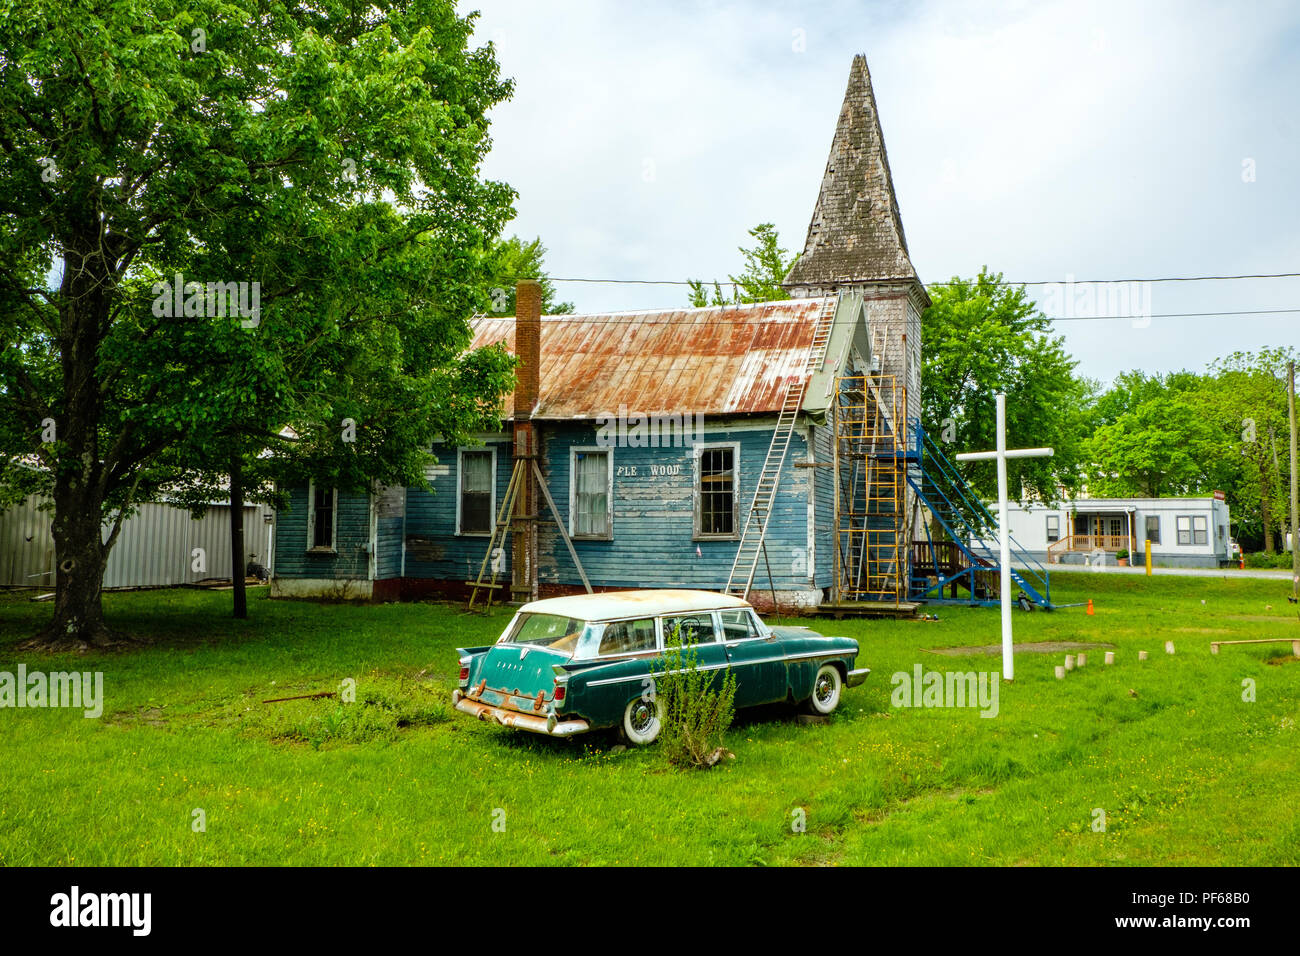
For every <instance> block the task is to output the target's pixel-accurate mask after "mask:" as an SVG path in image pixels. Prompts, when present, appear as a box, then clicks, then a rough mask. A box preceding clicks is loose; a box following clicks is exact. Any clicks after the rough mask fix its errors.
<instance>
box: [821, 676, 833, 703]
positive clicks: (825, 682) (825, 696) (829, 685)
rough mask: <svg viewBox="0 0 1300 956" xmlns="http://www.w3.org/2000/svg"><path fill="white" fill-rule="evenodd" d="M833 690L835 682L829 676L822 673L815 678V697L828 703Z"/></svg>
mask: <svg viewBox="0 0 1300 956" xmlns="http://www.w3.org/2000/svg"><path fill="white" fill-rule="evenodd" d="M834 692H835V682H834V681H833V680H831V679H830V677H829V676H827V675H826V674H823V675H822V676H821V677H819V678H817V699H818V700H819V701H820V702H821V703H823V704H825V703H829V702H830V699H831V697H832V696H833V695H834Z"/></svg>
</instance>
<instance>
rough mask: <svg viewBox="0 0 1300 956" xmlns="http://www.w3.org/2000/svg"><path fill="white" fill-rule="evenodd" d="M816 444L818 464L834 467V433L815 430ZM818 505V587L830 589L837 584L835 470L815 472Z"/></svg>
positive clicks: (822, 427)
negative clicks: (829, 464) (832, 463)
mask: <svg viewBox="0 0 1300 956" xmlns="http://www.w3.org/2000/svg"><path fill="white" fill-rule="evenodd" d="M812 430H813V431H812V444H813V452H814V456H815V460H816V461H818V462H821V463H831V462H834V460H835V438H834V432H833V431H832V429H831V427H830V426H829V424H828V425H813V426H812ZM809 470H810V471H811V472H812V473H813V476H812V480H813V485H814V498H815V501H816V515H815V518H814V527H815V529H816V532H815V533H816V547H817V560H816V563H815V566H814V570H815V573H816V577H817V583H816V586H817V587H819V588H828V587H831V586H832V585H833V584H834V583H835V472H834V470H833V469H831V468H811V469H809Z"/></svg>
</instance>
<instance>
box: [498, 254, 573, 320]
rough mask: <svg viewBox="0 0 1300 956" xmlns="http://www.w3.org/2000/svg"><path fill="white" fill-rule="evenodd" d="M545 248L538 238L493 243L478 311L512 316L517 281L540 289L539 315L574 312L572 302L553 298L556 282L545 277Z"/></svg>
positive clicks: (554, 296)
mask: <svg viewBox="0 0 1300 956" xmlns="http://www.w3.org/2000/svg"><path fill="white" fill-rule="evenodd" d="M545 258H546V247H545V246H544V245H542V240H541V238H540V237H538V238H536V239H534V240H533V241H532V242H525V241H524V240H522V239H520V238H519V237H518V236H511V237H510V238H509V239H503V240H501V241H499V242H497V243H495V244H493V246H492V249H491V251H490V252H489V254H488V257H487V278H486V279H485V281H484V283H483V287H482V289H481V291H480V295H479V300H478V311H480V312H482V313H483V314H484V315H514V314H515V283H517V282H518V281H519V280H520V279H536V280H537V281H538V283H539V284H540V285H541V287H542V314H543V315H567V314H569V313H571V312H572V311H573V303H572V302H560V301H558V300H557V298H556V292H555V283H553V282H552V281H551V279H550V276H548V275H547V272H546V267H545V262H544V260H545Z"/></svg>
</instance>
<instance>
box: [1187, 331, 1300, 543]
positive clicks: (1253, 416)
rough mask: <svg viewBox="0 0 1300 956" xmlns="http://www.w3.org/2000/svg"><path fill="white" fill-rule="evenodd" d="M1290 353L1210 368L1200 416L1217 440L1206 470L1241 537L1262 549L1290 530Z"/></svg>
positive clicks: (1243, 357)
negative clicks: (1223, 495)
mask: <svg viewBox="0 0 1300 956" xmlns="http://www.w3.org/2000/svg"><path fill="white" fill-rule="evenodd" d="M1294 358H1295V352H1294V350H1292V349H1289V348H1270V349H1261V350H1260V351H1258V352H1233V353H1232V354H1231V355H1228V356H1225V357H1224V358H1221V359H1216V360H1215V361H1214V362H1212V363H1211V364H1210V368H1209V375H1208V376H1207V383H1206V386H1205V388H1204V390H1203V392H1202V399H1201V405H1200V409H1199V411H1200V412H1201V415H1202V417H1204V418H1205V419H1206V420H1207V421H1209V422H1210V423H1212V424H1213V426H1214V427H1215V428H1216V430H1217V432H1218V436H1219V445H1218V447H1217V448H1216V454H1215V457H1214V460H1213V461H1212V462H1211V463H1210V466H1209V469H1208V470H1209V471H1210V472H1211V474H1212V475H1213V476H1214V479H1215V486H1216V487H1218V488H1223V489H1224V490H1225V491H1226V492H1227V493H1228V501H1229V504H1230V505H1231V507H1232V512H1233V519H1234V523H1236V524H1237V526H1238V528H1237V534H1238V535H1239V536H1240V537H1241V538H1243V539H1245V540H1246V541H1247V542H1248V543H1249V544H1251V545H1254V544H1259V545H1262V546H1263V549H1264V550H1265V551H1270V552H1271V551H1274V550H1275V549H1276V546H1277V542H1276V539H1275V531H1277V530H1281V529H1283V528H1285V527H1287V526H1289V525H1290V523H1291V522H1290V505H1289V498H1290V479H1289V477H1288V476H1289V474H1290V467H1291V463H1290V458H1291V455H1290V442H1289V435H1288V432H1289V429H1290V423H1289V421H1288V415H1287V362H1288V361H1290V360H1292V359H1294Z"/></svg>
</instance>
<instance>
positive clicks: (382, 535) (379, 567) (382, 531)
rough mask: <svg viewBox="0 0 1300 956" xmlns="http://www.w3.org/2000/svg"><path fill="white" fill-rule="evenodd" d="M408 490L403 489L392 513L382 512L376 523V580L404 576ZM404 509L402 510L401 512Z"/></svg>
mask: <svg viewBox="0 0 1300 956" xmlns="http://www.w3.org/2000/svg"><path fill="white" fill-rule="evenodd" d="M409 494H410V491H409V490H408V489H405V488H403V489H401V493H400V494H399V495H398V496H397V500H396V501H394V502H392V505H393V508H392V513H385V512H384V511H383V510H380V512H379V514H378V517H377V518H376V521H375V579H376V580H378V581H388V580H391V579H393V578H400V577H401V576H402V547H403V532H404V529H405V526H406V518H405V515H404V514H403V513H402V512H403V510H404V508H405V498H406V496H407V495H409ZM399 509H402V510H399Z"/></svg>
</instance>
